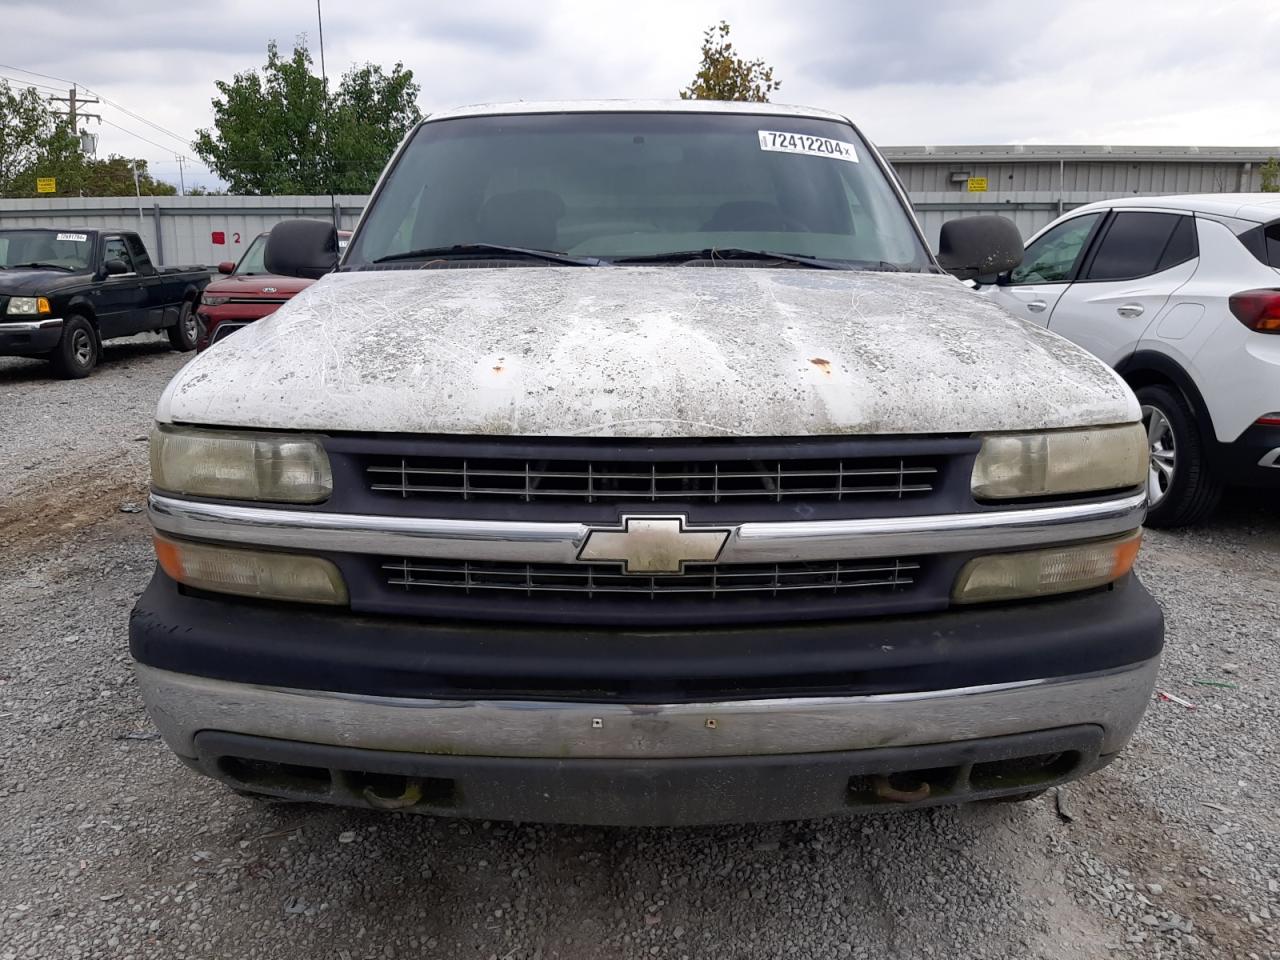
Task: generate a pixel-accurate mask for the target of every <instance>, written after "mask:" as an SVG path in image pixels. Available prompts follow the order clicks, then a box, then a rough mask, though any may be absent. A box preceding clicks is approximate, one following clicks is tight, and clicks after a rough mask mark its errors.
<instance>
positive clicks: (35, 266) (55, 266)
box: [9, 262, 71, 273]
mask: <svg viewBox="0 0 1280 960" xmlns="http://www.w3.org/2000/svg"><path fill="white" fill-rule="evenodd" d="M23 267H29V268H30V269H32V270H66V271H67V272H68V273H70V272H71V267H65V266H63V265H62V264H60V263H39V262H36V263H11V264H9V268H10V269H11V270H20V269H22V268H23Z"/></svg>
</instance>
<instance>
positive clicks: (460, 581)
mask: <svg viewBox="0 0 1280 960" xmlns="http://www.w3.org/2000/svg"><path fill="white" fill-rule="evenodd" d="M380 569H381V570H382V572H383V574H384V582H385V583H386V584H387V586H390V587H401V588H403V589H404V590H405V591H406V592H412V591H414V590H426V591H432V592H438V593H448V594H452V595H455V596H456V595H467V596H471V595H473V591H476V592H481V593H492V592H498V593H519V594H524V595H525V596H527V597H532V596H533V595H534V594H548V593H550V594H571V595H575V596H585V597H586V598H587V599H591V598H594V597H596V596H606V597H630V598H644V599H649V600H659V599H662V598H664V597H670V596H673V595H678V596H695V597H699V598H705V599H716V598H717V597H720V596H722V595H725V594H734V595H754V596H769V597H776V596H778V595H779V593H782V594H790V593H795V592H797V591H808V592H810V593H814V592H822V593H830V594H839V593H842V592H845V591H857V590H863V589H874V588H885V589H901V588H907V587H910V586H912V585H913V584H914V583H915V576H914V574H916V573H917V572H918V571H919V570H920V564H919V563H918V562H916V561H914V560H904V559H900V558H894V559H892V560H884V561H880V562H872V563H855V562H852V561H838V560H837V561H835V562H833V563H821V564H809V563H790V564H778V563H774V564H723V563H715V564H690V565H689V566H688V567H686V569H685V572H684V573H670V574H652V575H650V574H645V575H636V574H627V573H623V572H622V571H621V569H620V568H619V566H618V565H617V564H607V563H578V564H572V565H560V564H528V563H525V564H500V563H483V562H473V561H469V560H462V561H457V562H454V563H445V562H441V561H438V560H437V561H429V562H426V563H420V562H414V561H412V560H410V559H407V558H405V559H398V560H392V561H386V562H383V563H382V564H381V565H380Z"/></svg>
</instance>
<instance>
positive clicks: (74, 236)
mask: <svg viewBox="0 0 1280 960" xmlns="http://www.w3.org/2000/svg"><path fill="white" fill-rule="evenodd" d="M58 239H59V240H74V241H75V242H76V243H87V242H88V241H89V235H88V234H87V233H60V234H58Z"/></svg>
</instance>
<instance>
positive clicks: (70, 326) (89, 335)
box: [49, 314, 102, 380]
mask: <svg viewBox="0 0 1280 960" xmlns="http://www.w3.org/2000/svg"><path fill="white" fill-rule="evenodd" d="M101 353H102V343H101V342H100V341H99V340H98V331H97V330H95V329H94V328H93V324H91V323H90V322H89V321H88V320H87V319H85V318H84V317H82V316H78V315H75V314H73V315H71V316H70V317H67V319H66V322H65V323H63V325H62V339H61V340H59V341H58V345H57V346H56V347H54V348H53V352H52V353H50V354H49V363H50V364H51V365H52V366H53V372H54V375H55V376H58V377H61V378H62V379H63V380H79V379H81V378H82V377H87V376H88V375H89V374H90V373H92V372H93V368H94V367H96V366H97V365H98V359H99V357H100V355H101Z"/></svg>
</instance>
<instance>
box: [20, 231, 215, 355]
mask: <svg viewBox="0 0 1280 960" xmlns="http://www.w3.org/2000/svg"><path fill="white" fill-rule="evenodd" d="M209 278H210V273H209V271H208V270H206V269H204V268H202V267H156V266H155V265H154V264H152V262H151V257H150V256H149V255H148V253H147V248H146V247H145V246H144V245H143V243H142V240H141V238H139V236H138V235H137V234H136V233H132V232H130V231H127V230H80V229H67V228H64V227H54V228H48V229H25V228H24V229H12V230H0V357H43V358H45V359H47V360H48V361H49V362H50V364H51V365H52V367H53V370H54V373H56V374H57V375H58V376H60V377H65V378H67V379H74V378H78V377H87V376H88V375H89V373H90V372H91V371H92V370H93V368H94V367H95V366H97V363H98V358H99V357H100V356H101V354H102V341H104V340H110V339H111V338H112V337H128V336H132V335H133V334H135V333H143V332H144V331H148V330H165V331H167V332H168V335H169V343H170V344H172V345H173V348H174V349H175V350H194V349H195V345H196V317H195V311H194V309H193V307H194V305H195V301H196V299H197V298H198V297H199V295H200V291H201V290H203V289H204V287H205V285H206V284H207V283H208V282H209Z"/></svg>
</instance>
